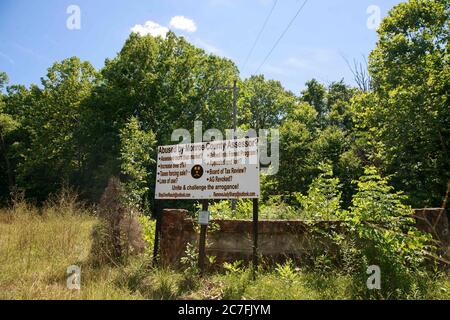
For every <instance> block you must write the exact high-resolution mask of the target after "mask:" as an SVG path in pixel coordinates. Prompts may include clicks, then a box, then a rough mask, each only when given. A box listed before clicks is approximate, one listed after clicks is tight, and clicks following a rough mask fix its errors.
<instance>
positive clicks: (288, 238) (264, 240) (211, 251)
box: [161, 209, 449, 267]
mask: <svg viewBox="0 0 450 320" xmlns="http://www.w3.org/2000/svg"><path fill="white" fill-rule="evenodd" d="M415 217H416V220H417V227H418V228H419V229H420V230H423V231H426V232H430V233H431V234H432V235H433V237H434V238H435V239H437V240H439V241H441V242H442V243H443V244H448V243H449V242H448V238H449V236H448V234H449V232H448V219H447V215H446V214H445V212H444V211H443V210H440V209H420V210H415ZM211 223H212V224H214V225H216V226H217V227H218V231H214V232H208V237H207V249H206V251H207V255H210V256H215V257H216V263H218V264H222V263H223V262H225V261H235V260H243V261H250V260H251V255H252V230H253V229H252V221H246V220H212V221H211ZM316 225H317V226H319V225H320V226H321V229H322V230H323V229H325V230H326V228H339V223H338V222H332V221H323V222H318V223H316ZM258 228H259V249H258V251H259V253H260V254H261V255H262V256H264V257H265V258H269V259H273V260H275V261H282V260H284V259H286V258H287V257H289V258H295V259H296V260H304V259H307V257H308V255H309V254H310V253H311V252H312V251H313V250H318V251H320V250H324V249H325V248H327V249H328V250H329V249H330V245H331V244H330V243H329V241H328V240H327V239H326V237H319V236H318V235H317V234H315V235H313V233H311V232H310V231H311V230H312V228H313V226H311V225H308V224H306V223H305V222H302V221H260V222H259V224H258ZM195 229H196V223H195V222H194V221H193V220H192V219H191V218H189V217H188V212H187V211H186V210H175V209H171V210H169V209H168V210H164V212H163V218H162V223H161V262H162V264H163V265H165V266H172V267H174V266H175V267H176V266H179V263H180V259H181V257H183V255H184V253H185V250H186V246H187V244H188V243H192V244H194V245H195V246H198V235H197V232H196V230H195Z"/></svg>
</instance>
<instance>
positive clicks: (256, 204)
mask: <svg viewBox="0 0 450 320" xmlns="http://www.w3.org/2000/svg"><path fill="white" fill-rule="evenodd" d="M258 215H259V202H258V199H253V259H252V264H253V279H255V278H256V272H257V271H258V219H259V217H258Z"/></svg>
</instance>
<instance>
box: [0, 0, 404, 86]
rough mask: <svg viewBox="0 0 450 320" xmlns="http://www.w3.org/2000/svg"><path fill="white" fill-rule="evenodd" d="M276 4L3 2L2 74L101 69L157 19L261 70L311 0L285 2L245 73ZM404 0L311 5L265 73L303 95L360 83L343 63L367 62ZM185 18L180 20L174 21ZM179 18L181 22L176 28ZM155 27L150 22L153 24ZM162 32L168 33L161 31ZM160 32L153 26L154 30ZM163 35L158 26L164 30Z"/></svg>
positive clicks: (22, 76) (36, 78) (15, 79)
mask: <svg viewBox="0 0 450 320" xmlns="http://www.w3.org/2000/svg"><path fill="white" fill-rule="evenodd" d="M274 1H276V0H164V1H163V0H159V1H157V0H128V1H126V0H95V1H92V0H70V1H66V0H39V1H29V0H0V71H5V72H7V74H8V75H9V78H10V83H11V84H25V85H29V84H31V83H36V84H40V78H41V77H42V76H44V75H45V74H46V69H47V68H48V67H50V65H51V64H52V63H53V62H55V61H58V60H62V59H64V58H67V57H70V56H79V57H80V58H81V59H83V60H88V61H90V62H91V63H92V64H93V65H94V66H95V67H96V68H101V67H102V66H103V64H104V61H105V59H106V58H112V57H114V56H115V55H116V53H117V52H118V51H119V50H120V49H121V47H122V45H123V43H124V41H125V39H126V38H127V37H128V35H129V34H130V32H131V29H132V28H133V27H135V26H136V25H141V26H142V27H141V29H142V28H144V29H142V30H145V23H146V22H147V21H151V22H152V23H153V26H158V25H159V27H160V29H159V30H165V29H164V28H170V29H171V30H173V31H174V32H175V33H177V34H178V35H183V36H185V37H186V38H187V39H188V40H189V41H191V42H192V43H194V44H196V45H197V46H199V47H202V48H204V49H205V50H207V51H209V52H213V53H216V54H219V55H223V56H226V57H228V58H231V59H232V60H233V61H235V62H236V64H237V65H238V67H239V68H240V69H241V72H242V76H244V77H248V76H249V75H251V74H253V73H255V71H256V70H257V68H258V66H259V65H260V64H261V62H262V61H263V59H264V57H265V56H266V55H267V53H268V52H269V50H270V49H271V47H272V46H273V44H274V43H275V41H276V40H277V38H278V37H279V36H280V34H281V33H282V32H283V30H284V29H285V27H286V26H287V24H288V22H289V20H290V19H291V18H292V17H293V16H294V14H295V12H296V11H297V9H298V8H299V7H300V6H301V5H302V3H303V1H304V0H279V1H278V2H277V5H276V7H275V9H274V11H273V14H272V16H271V19H270V20H269V22H268V24H267V27H266V29H265V32H264V33H263V34H262V36H261V38H260V41H259V43H258V44H257V46H256V48H255V50H254V52H253V55H252V56H251V58H250V60H249V63H248V64H247V66H246V68H245V70H242V67H243V64H244V61H245V58H246V57H247V55H248V53H249V51H250V49H251V47H252V44H253V42H254V40H255V38H256V36H257V34H258V32H259V30H260V29H261V26H262V24H263V22H264V20H265V18H266V17H267V15H268V13H269V11H270V9H271V8H272V6H273V4H274ZM399 2H400V1H398V0H309V1H308V2H307V3H306V5H305V7H304V9H303V11H302V12H301V13H300V15H299V16H298V18H297V19H296V20H295V22H294V23H293V25H292V26H291V28H290V29H289V31H288V32H287V33H286V35H285V36H284V38H283V39H282V40H281V42H280V43H279V45H278V46H277V47H276V49H275V51H274V52H273V54H272V55H271V56H270V58H269V59H268V60H267V62H266V63H265V64H264V65H263V66H262V68H261V70H260V73H263V74H265V76H266V77H267V78H272V79H277V80H280V81H281V82H282V84H283V85H284V86H285V87H286V88H288V89H290V90H292V91H293V92H295V93H296V94H298V93H299V91H300V90H301V89H302V88H303V87H304V83H305V81H307V80H309V79H311V78H316V79H318V80H319V81H321V82H324V83H330V82H331V81H336V80H340V79H341V78H345V80H346V82H348V83H353V81H352V76H351V73H350V72H349V70H348V67H347V65H346V63H345V61H344V59H343V58H342V56H345V57H347V58H348V59H350V60H351V59H353V58H361V56H362V55H368V54H369V53H370V51H371V50H372V49H373V48H374V46H375V43H376V39H377V35H376V32H375V30H373V29H370V28H368V26H367V21H368V19H369V18H371V17H373V15H372V13H373V11H372V12H370V13H368V12H367V10H368V8H369V6H371V5H375V6H377V7H378V8H379V9H380V12H381V17H384V16H385V15H386V13H387V11H388V10H389V9H390V8H392V7H393V6H394V5H395V4H397V3H399ZM70 5H77V6H78V7H79V8H80V11H81V15H80V21H81V29H79V30H69V29H68V28H67V26H66V21H67V19H68V18H69V16H70V14H68V13H67V12H66V11H67V8H68V7H69V6H70ZM177 16H178V17H184V19H181V20H180V19H178V20H175V23H172V24H171V20H172V18H173V17H177ZM176 21H178V23H176ZM147 26H148V24H147ZM161 28H162V29H161ZM152 30H153V29H152ZM157 30H158V29H157Z"/></svg>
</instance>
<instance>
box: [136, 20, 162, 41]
mask: <svg viewBox="0 0 450 320" xmlns="http://www.w3.org/2000/svg"><path fill="white" fill-rule="evenodd" d="M131 31H132V32H136V33H138V34H140V35H141V36H146V35H149V34H150V35H152V36H154V37H157V36H161V37H163V38H165V37H166V34H167V32H169V29H168V28H167V27H164V26H162V25H160V24H158V23H156V22H153V21H150V20H149V21H147V22H145V24H144V25H142V24H137V25H135V26H134V27H133V28H131Z"/></svg>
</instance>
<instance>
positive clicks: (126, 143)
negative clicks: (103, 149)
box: [120, 117, 156, 208]
mask: <svg viewBox="0 0 450 320" xmlns="http://www.w3.org/2000/svg"><path fill="white" fill-rule="evenodd" d="M120 141H121V148H120V157H121V162H122V164H121V170H122V174H123V175H124V176H125V178H126V182H125V186H124V187H125V191H126V192H125V194H126V197H127V200H128V202H129V203H128V204H129V205H131V206H133V207H137V208H141V207H142V206H143V205H144V206H145V204H146V202H147V204H148V201H149V190H150V188H149V187H150V185H153V184H154V178H155V176H156V174H155V173H156V172H155V168H154V165H155V161H154V160H153V158H154V156H155V153H156V150H155V145H156V140H155V135H154V133H153V132H152V131H149V132H145V131H143V130H141V128H140V124H139V121H138V119H137V118H136V117H131V119H130V121H129V122H128V123H127V124H126V126H125V127H124V128H123V129H122V130H120Z"/></svg>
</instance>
